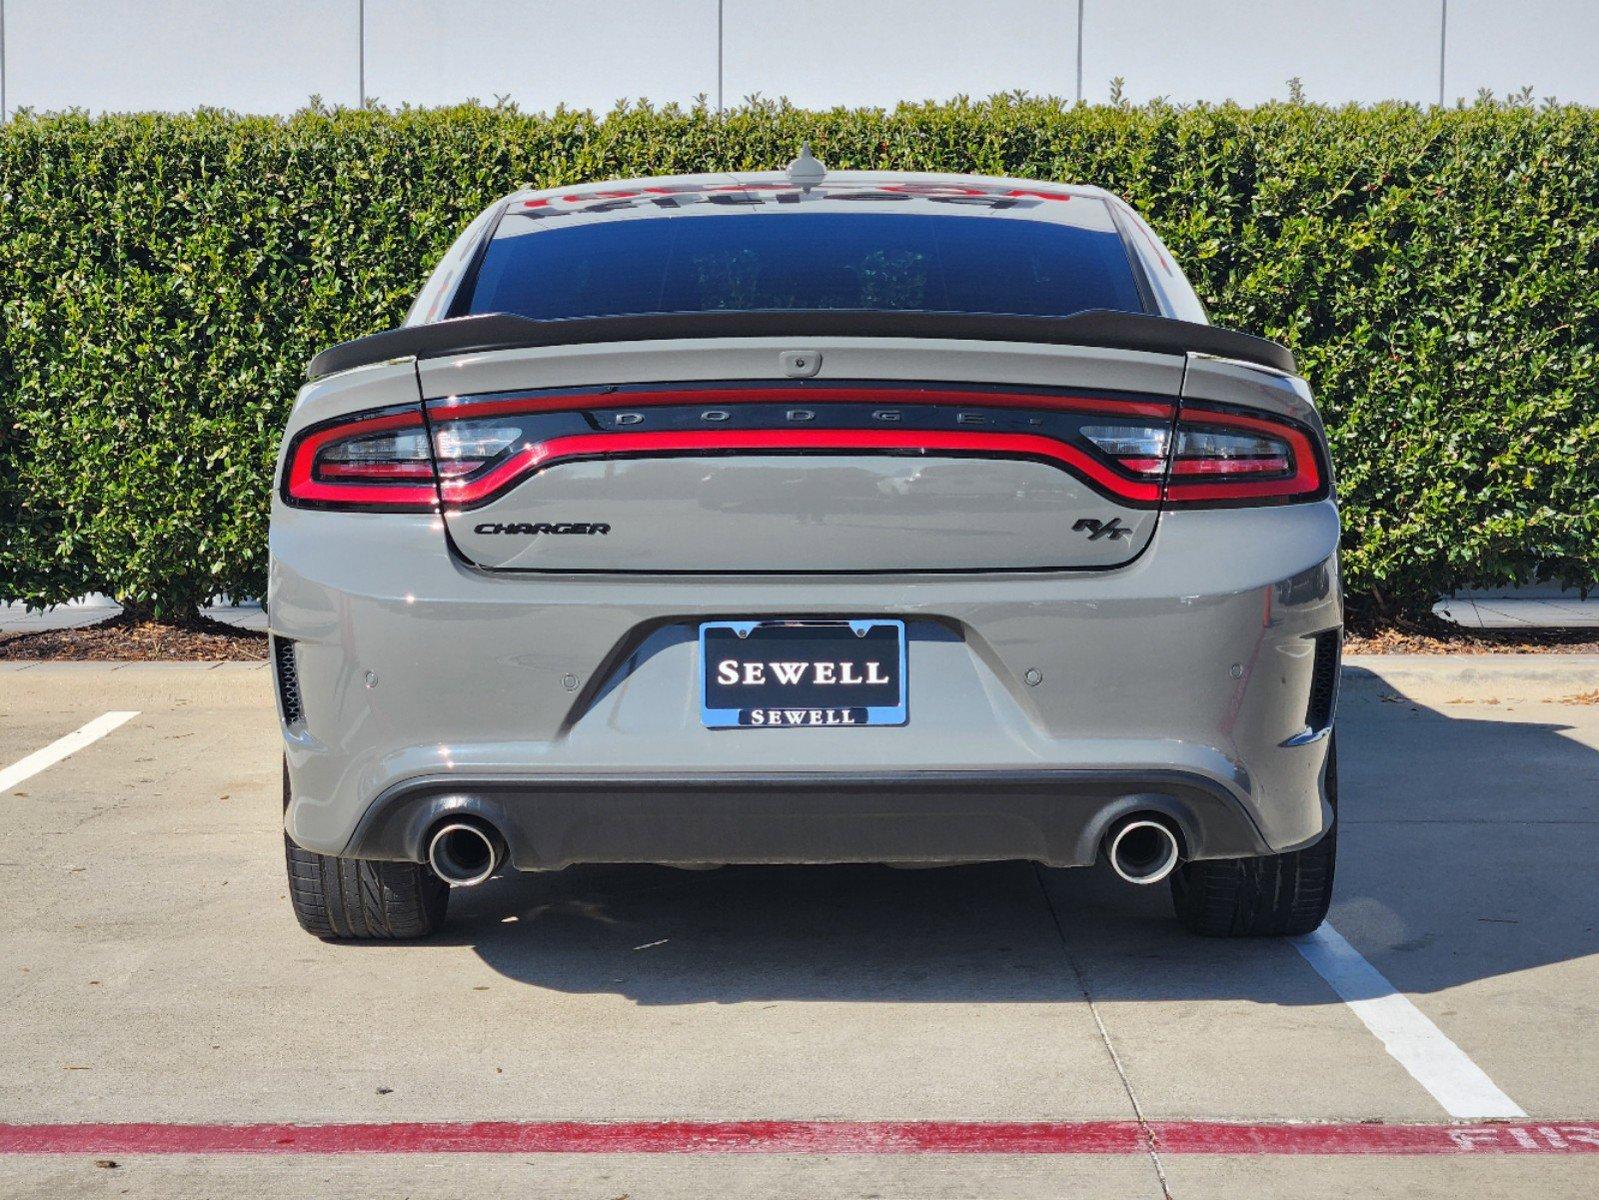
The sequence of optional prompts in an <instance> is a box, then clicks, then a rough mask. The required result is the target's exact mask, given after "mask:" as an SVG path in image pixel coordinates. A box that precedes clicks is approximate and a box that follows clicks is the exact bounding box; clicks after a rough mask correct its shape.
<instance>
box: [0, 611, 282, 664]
mask: <svg viewBox="0 0 1599 1200" xmlns="http://www.w3.org/2000/svg"><path fill="white" fill-rule="evenodd" d="M266 656H267V637H266V634H264V633H260V632H258V631H256V630H254V629H240V628H238V627H237V626H234V625H224V624H223V623H222V622H221V621H213V620H211V619H210V618H208V617H200V618H197V619H196V620H195V621H193V622H192V623H185V624H182V625H169V624H167V623H165V622H162V621H142V620H139V619H137V618H134V617H129V616H127V615H125V614H123V613H118V614H117V615H116V616H114V617H112V618H110V619H109V620H106V621H100V622H97V623H96V624H94V625H81V626H79V627H78V628H76V629H42V630H39V631H37V632H27V633H0V660H11V661H17V660H19V659H32V660H50V659H53V660H56V661H76V662H264V661H265V660H266Z"/></svg>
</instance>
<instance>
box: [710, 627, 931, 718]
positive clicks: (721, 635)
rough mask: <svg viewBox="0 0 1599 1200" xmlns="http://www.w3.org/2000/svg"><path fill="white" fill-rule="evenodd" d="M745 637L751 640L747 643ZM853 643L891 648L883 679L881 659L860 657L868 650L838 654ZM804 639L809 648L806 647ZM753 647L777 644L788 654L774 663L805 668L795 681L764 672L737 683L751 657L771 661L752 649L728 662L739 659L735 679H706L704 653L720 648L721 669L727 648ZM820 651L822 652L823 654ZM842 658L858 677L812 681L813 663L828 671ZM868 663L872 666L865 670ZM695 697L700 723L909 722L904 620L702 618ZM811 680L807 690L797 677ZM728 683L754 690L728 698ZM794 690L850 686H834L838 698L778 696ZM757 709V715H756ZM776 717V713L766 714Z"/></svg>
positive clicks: (840, 667) (810, 692) (809, 693)
mask: <svg viewBox="0 0 1599 1200" xmlns="http://www.w3.org/2000/svg"><path fill="white" fill-rule="evenodd" d="M751 639H754V641H753V642H752V640H751ZM857 643H859V645H860V647H870V650H877V651H881V650H884V649H887V648H888V647H892V649H893V658H892V660H891V661H892V663H893V664H894V671H893V674H892V675H890V676H889V679H888V680H887V681H882V680H879V679H878V678H877V676H878V675H880V674H883V673H884V672H883V671H882V670H881V668H882V666H883V665H884V663H885V662H886V661H890V660H884V659H866V658H865V657H864V654H865V653H867V652H869V651H867V650H860V652H859V653H858V654H856V655H851V654H848V653H843V652H845V651H849V650H857V649H859V647H857V645H856V644H857ZM807 644H809V647H810V649H809V651H807V650H806V649H805V647H806V646H807ZM752 645H759V646H762V647H772V646H784V647H785V648H787V649H786V650H785V653H786V654H787V655H788V657H787V658H785V659H782V660H778V661H779V665H782V666H784V667H787V668H790V673H791V674H792V669H793V668H794V667H795V665H796V662H795V660H796V659H798V660H800V665H802V666H803V668H805V669H804V670H803V671H802V673H801V680H800V681H796V682H793V683H785V682H775V683H774V682H771V681H770V679H768V678H763V679H762V680H761V681H760V682H757V683H754V684H749V683H745V682H744V667H743V664H745V663H747V662H750V661H751V660H754V661H756V662H760V663H763V664H765V665H768V666H769V665H770V663H771V661H772V660H768V659H763V658H761V657H760V656H759V655H757V654H750V653H748V651H747V649H746V650H745V652H744V653H743V654H742V655H741V656H738V657H737V658H736V659H735V660H734V661H736V662H737V663H738V664H739V670H738V675H739V679H738V681H737V682H735V683H731V684H730V683H728V682H727V681H726V679H725V677H724V678H721V679H717V680H715V681H713V667H712V658H711V655H712V654H713V653H715V652H716V648H717V647H721V648H723V654H724V656H723V657H722V658H721V659H719V660H718V663H717V666H718V667H719V668H725V665H726V664H727V662H728V661H730V660H729V659H728V658H727V657H726V648H729V647H740V648H747V647H750V646H752ZM823 652H825V653H826V656H825V657H824V656H823ZM846 663H849V665H852V666H854V667H855V668H856V672H855V673H856V674H863V673H864V675H865V676H866V677H865V678H864V679H855V680H832V681H826V682H818V679H819V678H821V676H822V672H818V671H817V670H816V667H817V666H818V665H822V666H827V665H831V666H832V668H833V670H834V673H840V672H844V668H845V664H846ZM874 665H875V667H876V668H877V669H876V670H875V671H874V670H872V669H871V668H872V667H873V666H874ZM697 669H698V671H699V699H700V723H701V724H702V725H704V726H705V728H707V729H779V728H782V729H805V728H811V729H814V728H818V727H829V728H851V727H854V728H883V727H892V726H896V725H906V724H908V723H909V720H910V706H909V703H908V700H909V691H910V688H909V670H910V655H909V653H908V648H907V639H906V636H905V622H904V620H902V619H900V618H897V617H842V618H840V617H828V618H805V619H796V618H788V617H780V618H757V619H750V620H742V621H704V622H701V624H700V627H699V662H698V664H697ZM806 675H808V676H809V678H810V683H809V688H808V689H806V688H805V685H804V683H803V677H804V676H806ZM730 687H751V688H755V689H757V690H756V691H754V692H752V693H751V694H750V695H749V696H748V697H747V698H748V699H750V700H751V701H752V702H751V703H748V704H729V703H728V700H729V688H730ZM785 687H787V688H796V689H801V690H798V691H794V692H792V693H791V696H804V697H807V698H815V697H817V696H818V694H819V693H818V691H817V689H818V688H823V687H837V688H852V687H853V688H855V689H856V690H854V691H850V692H839V693H836V695H837V696H838V697H839V698H840V699H841V700H842V702H840V703H833V704H820V703H803V704H799V703H790V702H783V700H782V699H781V697H782V691H781V689H782V688H785ZM851 697H853V698H857V699H860V700H862V701H864V702H862V703H850V702H849V699H850V698H851ZM757 713H759V714H762V716H760V717H757V716H756V714H757ZM774 717H775V719H773V718H774Z"/></svg>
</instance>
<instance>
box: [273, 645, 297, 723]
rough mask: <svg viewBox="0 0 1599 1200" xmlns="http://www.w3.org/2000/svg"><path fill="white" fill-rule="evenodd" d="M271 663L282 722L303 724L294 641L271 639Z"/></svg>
mask: <svg viewBox="0 0 1599 1200" xmlns="http://www.w3.org/2000/svg"><path fill="white" fill-rule="evenodd" d="M272 665H273V668H274V669H275V671H276V673H277V680H278V708H279V709H280V710H281V711H282V713H283V723H284V724H285V725H300V724H303V723H304V721H305V709H304V707H302V705H301V703H300V672H299V671H298V669H297V668H296V667H295V663H294V642H293V641H292V640H291V639H289V638H280V637H275V638H273V639H272Z"/></svg>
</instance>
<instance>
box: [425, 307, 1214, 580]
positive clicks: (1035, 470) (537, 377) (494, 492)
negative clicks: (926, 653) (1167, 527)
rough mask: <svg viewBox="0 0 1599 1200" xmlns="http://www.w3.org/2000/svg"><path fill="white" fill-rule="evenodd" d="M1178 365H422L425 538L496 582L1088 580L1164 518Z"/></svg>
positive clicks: (491, 357) (606, 356) (476, 358)
mask: <svg viewBox="0 0 1599 1200" xmlns="http://www.w3.org/2000/svg"><path fill="white" fill-rule="evenodd" d="M1182 363H1183V360H1182V359H1181V358H1180V357H1178V356H1175V355H1163V354H1151V353H1146V352H1132V351H1117V350H1109V349H1090V348H1079V347H1061V346H1048V347H1045V346H1035V345H1025V344H1024V345H996V344H992V343H966V342H953V341H935V342H929V341H925V340H923V341H919V342H912V341H910V340H909V339H864V338H863V339H847V338H841V339H836V340H835V341H833V342H831V343H829V344H827V345H814V344H813V345H806V346H791V345H789V344H787V343H786V342H782V341H779V340H777V339H764V338H758V339H726V340H718V341H705V342H698V343H691V342H674V343H667V344H662V343H630V344H622V345H608V346H580V347H548V348H539V349H534V350H518V351H504V352H498V353H491V354H483V355H473V356H463V357H461V358H456V359H446V360H432V361H425V362H423V363H421V364H420V365H419V368H418V370H419V375H420V377H421V382H422V389H423V394H424V396H425V397H426V398H427V399H428V404H427V416H428V424H429V428H430V431H431V437H432V440H433V446H434V450H435V457H436V460H437V464H438V467H439V471H440V475H441V478H442V480H443V482H442V485H441V486H442V489H443V495H444V502H445V511H444V526H445V528H446V530H447V533H448V536H449V538H450V539H451V541H452V542H453V543H454V545H455V546H456V548H457V549H458V551H459V552H460V553H461V554H462V555H463V556H464V557H465V558H466V559H467V560H468V561H470V562H471V563H473V564H474V565H476V566H479V567H482V568H486V569H489V570H495V571H556V572H570V571H608V572H671V573H682V572H718V573H743V572H750V573H771V572H803V573H827V572H861V573H866V572H895V571H910V572H927V571H1007V570H1010V571H1014V570H1060V569H1093V568H1107V567H1115V566H1119V565H1122V564H1124V563H1126V562H1129V561H1131V560H1132V559H1133V558H1135V557H1137V555H1138V554H1139V552H1140V551H1142V550H1143V548H1144V547H1145V546H1146V545H1147V544H1148V542H1149V540H1150V538H1151V537H1152V536H1153V535H1154V531H1155V527H1156V523H1157V522H1158V520H1159V515H1160V506H1159V495H1160V482H1161V477H1162V474H1163V472H1164V469H1165V458H1164V455H1165V452H1166V447H1167V446H1168V445H1169V444H1170V433H1171V426H1172V423H1173V422H1174V420H1175V404H1176V401H1175V397H1176V396H1177V395H1178V393H1179V391H1180V386H1181V381H1182Z"/></svg>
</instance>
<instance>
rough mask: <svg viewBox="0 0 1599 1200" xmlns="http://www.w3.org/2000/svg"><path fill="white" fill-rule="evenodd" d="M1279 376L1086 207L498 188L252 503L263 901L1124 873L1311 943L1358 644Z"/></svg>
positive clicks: (1325, 471) (386, 916)
mask: <svg viewBox="0 0 1599 1200" xmlns="http://www.w3.org/2000/svg"><path fill="white" fill-rule="evenodd" d="M1338 532H1339V528H1338V513H1337V509H1336V507H1335V505H1334V500H1333V493H1332V488H1331V479H1330V473H1329V463H1328V456H1327V444H1326V438H1325V435H1324V433H1323V430H1322V426H1321V422H1320V420H1319V418H1318V416H1317V413H1316V409H1315V407H1314V405H1313V404H1312V402H1311V397H1310V392H1309V389H1308V388H1307V387H1306V385H1305V382H1304V380H1302V379H1301V378H1300V377H1299V374H1298V372H1297V368H1296V366H1295V363H1294V359H1293V356H1292V355H1291V354H1290V353H1289V352H1288V351H1287V350H1285V349H1284V348H1283V347H1281V346H1278V345H1276V344H1274V343H1271V342H1267V341H1262V340H1260V339H1258V338H1254V337H1250V336H1248V335H1245V334H1242V333H1236V332H1233V331H1231V330H1226V329H1221V328H1218V327H1216V326H1213V325H1211V324H1209V323H1208V321H1207V318H1206V315H1205V311H1204V309H1203V307H1202V306H1201V304H1200V302H1199V300H1198V299H1197V298H1196V296H1195V294H1194V291H1193V289H1192V288H1191V287H1190V286H1189V284H1188V282H1187V281H1186V280H1185V279H1184V277H1183V274H1182V272H1181V270H1180V269H1179V268H1178V266H1177V265H1176V263H1175V262H1173V260H1172V257H1171V254H1170V253H1169V252H1168V251H1167V249H1166V248H1165V247H1164V246H1163V245H1162V244H1161V242H1160V240H1159V239H1158V238H1157V237H1156V236H1155V234H1154V232H1153V231H1152V230H1151V229H1150V227H1149V226H1148V225H1147V224H1146V223H1145V222H1144V221H1143V219H1142V218H1141V217H1139V215H1138V214H1137V213H1135V212H1133V211H1132V210H1131V209H1130V208H1129V207H1128V206H1127V205H1126V204H1124V203H1122V202H1121V201H1120V200H1119V199H1117V198H1116V197H1115V196H1113V195H1110V194H1109V193H1107V192H1104V191H1101V190H1099V189H1097V188H1091V187H1068V186H1063V185H1060V184H1054V183H1037V182H1029V181H1025V180H1014V179H996V178H981V177H971V176H958V175H923V174H899V173H886V172H869V173H867V172H842V171H841V172H829V171H827V170H825V168H824V167H823V165H822V164H821V163H820V162H818V161H817V160H816V159H815V158H814V157H812V156H811V155H810V154H809V152H808V151H806V152H804V153H802V155H801V157H800V158H798V159H796V160H795V162H794V163H792V164H791V165H790V167H789V168H788V170H787V171H785V172H771V173H753V174H738V175H701V176H683V177H674V178H663V179H645V180H636V181H627V182H618V183H603V184H594V185H585V186H580V187H569V188H561V189H556V190H551V191H538V192H518V193H517V194H515V195H512V196H509V197H507V198H506V199H504V200H502V201H500V202H499V203H497V204H495V205H493V206H492V207H491V208H490V209H489V210H488V211H487V212H485V213H483V214H482V215H481V216H479V217H478V218H477V219H476V220H475V221H473V222H472V224H471V225H470V226H469V227H468V228H467V229H466V231H465V232H464V233H463V234H462V235H461V237H460V239H459V240H458V241H457V242H456V243H455V245H454V246H452V247H451V248H450V250H449V252H448V253H447V254H446V255H445V257H444V260H443V262H442V263H440V264H439V266H438V268H437V269H436V270H435V271H434V272H433V274H432V276H431V277H430V278H429V279H428V281H427V283H426V285H425V286H424V287H423V288H422V291H421V294H420V295H419V296H418V297H417V299H416V302H415V304H414V305H413V307H412V309H411V312H410V315H409V316H408V317H407V318H406V321H405V323H404V325H403V326H401V327H400V328H398V329H393V330H389V331H387V332H383V333H378V334H375V335H373V336H370V337H365V338H361V339H359V340H357V341H354V342H347V343H344V344H342V345H338V346H334V347H332V348H331V349H329V350H326V351H324V352H323V353H321V354H319V355H318V356H317V357H316V359H315V360H313V362H312V363H311V367H310V382H308V383H307V384H306V386H305V387H304V388H303V389H302V390H301V392H300V394H299V397H298V399H297V400H296V402H295V404H294V408H293V412H292V415H291V416H290V419H289V424H288V429H287V432H286V434H285V437H284V440H283V448H282V451H281V456H280V461H279V466H278V476H277V482H276V486H275V487H274V494H273V501H272V530H271V582H270V592H269V602H268V607H269V611H270V613H271V633H272V658H273V665H274V669H275V678H276V685H277V698H278V705H279V716H280V718H281V723H282V733H283V742H284V792H283V799H284V830H285V835H286V838H285V850H286V853H287V858H288V872H289V880H290V889H291V898H292V900H293V905H294V910H295V912H296V914H297V916H298V917H299V920H300V922H301V923H302V924H303V925H304V926H305V928H306V929H308V930H309V931H311V932H312V933H315V934H317V935H319V936H322V937H326V938H397V937H414V936H420V935H424V934H427V933H429V932H431V931H432V930H434V929H436V928H438V927H439V925H440V924H441V922H442V921H443V919H444V913H445V907H446V903H447V900H448V897H449V892H450V889H451V888H455V887H470V886H473V885H475V884H480V883H482V882H483V881H484V880H486V879H488V878H490V877H491V876H493V875H494V874H495V873H497V872H500V871H503V870H507V869H512V868H514V869H516V870H519V871H546V870H556V869H559V868H562V867H565V866H567V865H569V864H573V863H597V862H608V863H615V862H626V863H666V864H678V865H683V866H703V865H708V864H718V863H838V862H874V863H897V864H924V865H925V864H938V863H957V862H971V861H980V860H995V859H1023V860H1030V861H1032V862H1036V863H1041V864H1044V865H1047V866H1051V867H1078V866H1089V865H1091V864H1094V863H1096V862H1098V861H1101V860H1103V861H1104V862H1105V863H1106V864H1107V865H1108V868H1109V869H1110V870H1113V871H1114V872H1115V873H1116V874H1117V875H1119V876H1121V877H1122V878H1123V879H1125V880H1127V881H1128V882H1129V883H1133V884H1155V883H1159V882H1161V881H1163V880H1167V879H1169V880H1170V885H1171V888H1172V895H1173V897H1174V900H1175V905H1176V912H1177V915H1178V917H1179V918H1180V919H1181V921H1182V922H1183V923H1184V924H1185V925H1186V926H1187V927H1188V928H1190V929H1191V930H1193V931H1195V932H1196V933H1201V934H1209V935H1248V934H1293V933H1303V932H1307V931H1309V930H1311V929H1313V928H1315V927H1316V925H1318V924H1319V923H1320V921H1321V920H1322V918H1323V916H1324V915H1325V914H1326V911H1327V905H1328V900H1329V896H1330V893H1331V889H1332V879H1333V857H1334V839H1335V833H1336V828H1335V825H1334V817H1335V813H1336V808H1337V774H1336V764H1335V759H1334V743H1333V738H1332V736H1331V733H1332V726H1333V706H1334V699H1335V693H1336V690H1337V680H1338V663H1339V648H1340V633H1341V628H1342V605H1341V597H1340V591H1339V582H1338V561H1337V549H1338Z"/></svg>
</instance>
